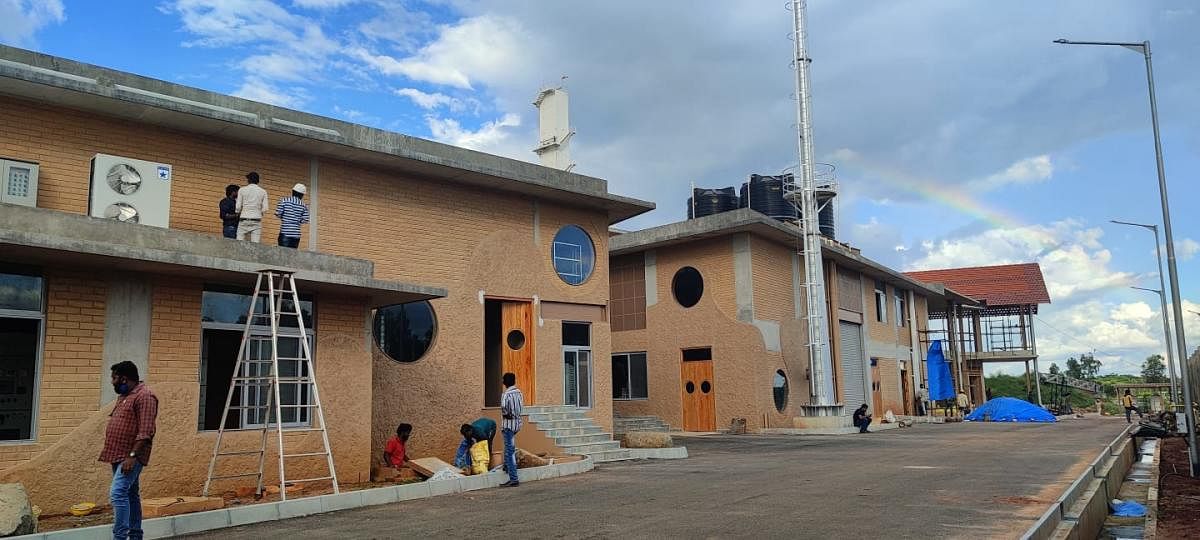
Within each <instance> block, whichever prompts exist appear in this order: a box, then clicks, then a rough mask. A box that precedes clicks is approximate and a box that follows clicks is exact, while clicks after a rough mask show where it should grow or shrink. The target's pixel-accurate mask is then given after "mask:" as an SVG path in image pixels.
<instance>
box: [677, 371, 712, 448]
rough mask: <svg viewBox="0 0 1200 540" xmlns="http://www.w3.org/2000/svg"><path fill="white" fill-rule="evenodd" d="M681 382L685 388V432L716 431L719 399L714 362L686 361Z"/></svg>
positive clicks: (681, 372) (681, 374) (681, 373)
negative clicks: (714, 384) (714, 379)
mask: <svg viewBox="0 0 1200 540" xmlns="http://www.w3.org/2000/svg"><path fill="white" fill-rule="evenodd" d="M680 382H681V383H682V386H683V430H684V431H716V430H717V399H716V395H715V394H714V391H715V390H716V389H715V388H714V387H713V363H712V360H684V361H683V367H682V369H681V370H680Z"/></svg>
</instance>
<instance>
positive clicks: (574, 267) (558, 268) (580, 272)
mask: <svg viewBox="0 0 1200 540" xmlns="http://www.w3.org/2000/svg"><path fill="white" fill-rule="evenodd" d="M550 257H551V258H552V259H553V260H554V271H555V272H557V273H558V277H560V278H562V280H563V281H565V282H567V284H569V285H579V284H581V283H583V282H584V281H587V278H589V277H591V275H592V269H593V268H595V266H596V247H595V245H593V244H592V237H590V236H588V233H587V232H586V231H584V230H583V229H582V228H581V227H579V226H578V225H567V226H565V227H563V228H561V229H559V230H558V234H556V235H554V245H553V247H552V248H551V250H550Z"/></svg>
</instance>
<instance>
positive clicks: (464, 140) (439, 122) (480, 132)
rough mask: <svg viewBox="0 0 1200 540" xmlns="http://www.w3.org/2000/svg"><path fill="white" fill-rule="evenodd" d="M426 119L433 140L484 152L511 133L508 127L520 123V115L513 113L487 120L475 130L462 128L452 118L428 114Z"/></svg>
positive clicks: (499, 144)
mask: <svg viewBox="0 0 1200 540" xmlns="http://www.w3.org/2000/svg"><path fill="white" fill-rule="evenodd" d="M426 121H427V122H428V123H429V130H430V131H431V132H433V138H434V139H435V140H437V141H440V142H444V143H447V144H452V145H454V146H461V147H463V148H470V149H472V150H480V151H485V152H488V151H495V149H496V148H498V147H499V146H501V144H502V143H504V142H505V141H506V140H507V139H508V138H509V136H510V135H511V132H510V131H509V130H510V128H515V127H518V126H520V125H521V117H519V116H517V115H515V114H506V115H504V116H503V117H501V118H500V119H497V120H494V121H492V122H487V123H485V124H483V125H482V126H480V127H479V129H477V130H475V131H471V130H469V129H464V128H463V127H462V126H461V125H460V124H459V123H458V121H457V120H454V119H452V118H439V117H436V116H428V117H426Z"/></svg>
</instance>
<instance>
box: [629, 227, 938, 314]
mask: <svg viewBox="0 0 1200 540" xmlns="http://www.w3.org/2000/svg"><path fill="white" fill-rule="evenodd" d="M736 233H751V234H755V235H758V236H761V237H764V238H768V239H771V240H774V241H776V242H779V243H783V244H795V243H796V242H797V240H799V239H800V238H801V237H802V234H801V232H800V228H799V227H796V226H795V225H791V224H789V223H784V222H782V221H779V220H776V219H772V218H769V217H767V216H765V215H763V214H760V213H758V212H756V211H754V210H751V209H749V208H740V209H737V210H731V211H729V212H721V213H719V214H713V215H711V216H704V217H700V218H695V219H688V220H684V221H677V222H675V223H669V224H667V225H662V226H659V227H652V228H649V229H643V230H640V231H635V232H630V233H624V234H618V235H616V236H613V237H611V238H609V240H608V253H609V255H611V256H617V255H625V254H629V253H637V252H641V251H646V250H649V249H655V248H660V247H666V246H672V245H677V244H685V243H689V242H695V241H697V240H703V239H706V238H716V237H722V236H728V235H731V234H736ZM821 247H822V258H824V259H828V260H832V261H834V262H836V263H837V264H838V265H839V266H843V267H846V268H851V269H854V270H858V271H860V272H863V273H866V274H869V275H872V276H876V277H879V278H881V279H882V280H883V281H886V282H888V283H891V284H893V285H899V286H900V287H902V288H906V289H912V290H915V291H917V292H919V293H923V294H924V295H927V296H936V297H942V296H943V295H944V294H945V288H944V287H942V286H940V285H936V284H930V283H924V282H921V281H917V280H915V279H912V278H910V277H908V276H906V275H904V274H903V273H902V272H900V271H898V270H893V269H891V268H888V267H887V266H884V265H883V264H880V263H877V262H875V261H873V260H871V259H868V258H866V257H863V256H862V254H861V253H858V252H855V251H851V250H850V249H847V248H846V247H843V246H842V245H841V244H837V243H834V242H833V241H830V240H828V239H826V240H825V241H824V242H822V246H821Z"/></svg>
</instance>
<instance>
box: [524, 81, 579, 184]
mask: <svg viewBox="0 0 1200 540" xmlns="http://www.w3.org/2000/svg"><path fill="white" fill-rule="evenodd" d="M563 78H564V79H565V78H566V77H563ZM533 105H534V106H535V107H537V108H538V145H537V148H534V149H533V152H534V153H535V154H537V155H538V157H540V158H541V163H542V165H543V166H546V167H553V168H555V169H562V170H564V171H569V170H571V169H572V168H574V167H575V164H574V163H572V162H571V150H570V145H569V143H570V141H571V136H572V135H574V134H575V130H573V129H571V125H570V124H569V123H568V122H567V91H566V89H564V88H563V87H561V86H558V87H555V88H545V89H543V90H542V91H541V92H538V95H537V98H536V99H534V100H533Z"/></svg>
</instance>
